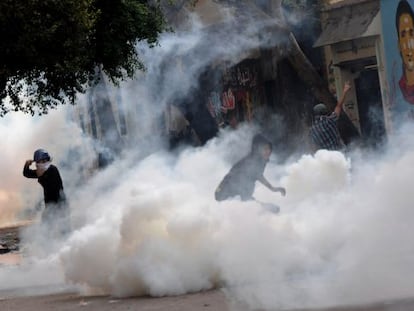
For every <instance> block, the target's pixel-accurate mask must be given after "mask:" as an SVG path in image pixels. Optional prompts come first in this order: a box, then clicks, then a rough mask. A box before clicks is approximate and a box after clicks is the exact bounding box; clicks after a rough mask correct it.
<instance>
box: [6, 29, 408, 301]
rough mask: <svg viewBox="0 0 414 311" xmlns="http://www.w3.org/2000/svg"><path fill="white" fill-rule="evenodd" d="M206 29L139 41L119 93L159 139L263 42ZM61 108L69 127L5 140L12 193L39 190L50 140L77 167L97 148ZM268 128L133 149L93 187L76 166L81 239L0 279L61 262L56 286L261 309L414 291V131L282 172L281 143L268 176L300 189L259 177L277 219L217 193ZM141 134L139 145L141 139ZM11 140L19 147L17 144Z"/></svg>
mask: <svg viewBox="0 0 414 311" xmlns="http://www.w3.org/2000/svg"><path fill="white" fill-rule="evenodd" d="M199 30H200V29H199V28H197V27H195V30H194V31H193V32H191V31H188V32H186V33H180V32H178V33H175V34H166V35H164V36H162V38H161V40H160V46H159V47H156V48H155V49H152V50H150V49H147V48H146V47H144V46H140V47H139V50H140V53H141V56H142V58H143V60H144V63H145V64H147V66H148V68H147V71H146V72H145V73H144V74H142V75H140V76H139V77H137V80H134V81H128V82H126V83H124V84H122V85H121V89H120V92H121V97H122V102H123V103H124V104H125V105H124V107H125V110H126V112H127V115H128V116H129V117H130V118H132V119H134V120H135V121H136V122H137V123H136V124H138V125H136V129H140V130H142V132H137V133H136V134H137V135H136V136H138V134H139V135H143V136H146V135H151V134H154V133H153V128H152V121H151V119H152V118H153V116H154V115H155V116H156V115H157V113H159V112H160V111H162V107H163V105H164V104H165V103H167V102H170V101H174V100H175V99H179V98H180V97H182V96H184V95H186V94H188V93H189V92H190V91H191V90H192V89H193V88H194V87H197V82H196V81H198V75H199V74H200V73H201V72H202V70H203V69H204V68H205V66H207V65H208V64H209V63H211V62H212V61H214V60H215V59H217V58H225V59H228V60H231V58H232V56H233V55H240V54H241V53H240V52H241V51H244V50H246V49H248V48H251V47H255V46H257V44H258V42H257V41H252V40H250V39H249V38H242V37H239V35H240V34H239V35H234V37H233V38H232V39H231V40H226V45H225V47H224V46H223V45H222V42H220V39H222V38H216V37H213V36H212V37H209V36H207V37H206V36H202V35H201V33H200V32H199ZM247 33H248V32H247ZM213 39H214V40H213ZM212 40H213V41H212ZM219 43H220V44H219ZM236 43H237V44H236ZM209 46H217V49H209V48H207V47H209ZM180 55H191V57H190V59H191V60H192V62H191V63H190V64H189V65H188V66H186V67H185V72H182V71H179V70H178V71H177V66H175V65H171V66H168V62H169V60H170V59H173V58H174V57H178V56H180ZM234 61H237V60H234ZM161 68H163V70H161ZM138 109H139V110H138ZM154 110H155V111H154ZM137 111H139V113H138V112H137ZM56 116H58V117H57V120H59V121H57V120H55V119H53V118H50V119H47V118H45V119H42V123H38V124H37V123H36V125H35V126H33V125H32V124H28V123H19V124H12V126H8V127H7V128H8V129H10V128H16V129H18V131H20V135H19V136H18V137H17V136H16V137H13V138H10V140H9V143H7V144H6V145H4V150H7V151H6V152H9V153H10V154H11V155H10V156H9V157H8V161H9V163H7V164H6V168H7V172H8V175H9V176H15V177H10V178H12V179H13V180H14V178H15V180H16V182H15V183H14V184H13V183H12V185H13V186H11V185H10V182H8V183H7V187H9V188H7V189H8V190H7V191H8V192H12V193H13V192H14V193H20V192H21V190H22V188H24V189H26V188H28V186H29V184H24V183H26V182H27V181H24V179H23V177H22V176H21V175H20V173H17V172H20V171H21V169H22V168H21V167H22V165H23V163H24V160H25V159H26V158H27V157H30V156H31V154H32V152H33V151H32V150H34V149H35V148H36V147H37V146H40V145H41V144H43V145H44V147H46V148H47V146H53V147H55V146H56V147H55V148H54V150H53V149H51V150H50V152H51V153H52V154H53V155H54V157H55V159H56V160H57V159H60V158H65V156H66V152H68V151H69V150H70V149H75V150H77V151H78V152H77V156H76V157H70V158H69V162H68V163H70V164H75V162H77V161H84V160H83V159H85V158H87V159H91V156H90V155H91V154H92V151H91V150H89V149H88V148H85V147H81V146H84V140H83V139H85V138H84V137H82V134H81V133H80V131H79V130H78V129H77V128H76V127H74V125H73V124H72V123H68V121H67V120H65V119H62V118H63V117H62V116H61V114H56V115H54V117H56ZM9 122H11V121H9ZM68 124H69V125H68ZM28 125H30V127H29V126H28ZM68 126H69V128H68ZM130 126H133V125H130ZM130 128H131V127H130ZM132 128H134V127H132ZM34 129H35V130H34ZM255 130H256V129H254V128H251V127H249V126H247V125H245V126H242V127H240V128H239V129H238V130H234V131H230V130H222V131H221V132H220V133H219V135H218V137H217V138H215V139H212V140H211V141H209V142H208V143H207V144H206V145H205V146H203V147H200V148H193V149H184V150H181V152H179V153H178V154H174V155H173V154H169V153H168V152H166V151H162V150H158V151H157V152H153V153H151V154H150V155H148V156H146V157H143V156H142V148H143V147H142V145H140V144H136V143H135V144H134V143H131V145H132V146H133V147H130V148H127V149H126V151H125V152H123V153H122V154H121V155H119V157H118V158H117V159H116V161H115V162H113V163H112V164H111V165H109V166H108V167H106V168H105V169H104V170H101V171H99V172H97V173H96V174H95V175H94V176H91V177H90V178H89V179H88V180H87V182H84V183H81V184H79V183H77V182H75V180H76V181H77V180H78V179H77V177H79V172H78V171H77V170H73V167H72V166H69V165H67V166H63V168H62V175H63V179H64V182H65V184H66V183H68V184H69V185H70V186H68V190H67V191H68V197H69V199H70V208H71V213H72V221H73V223H72V224H73V229H74V230H73V232H72V234H71V235H70V236H69V237H68V239H67V240H66V241H64V243H63V244H58V246H57V247H55V248H53V249H52V250H53V252H52V254H51V256H49V257H47V258H44V257H42V256H41V255H40V259H37V260H35V261H32V262H31V265H30V263H23V264H22V265H21V266H19V267H16V268H15V269H16V270H15V271H14V273H9V272H8V270H7V271H6V268H0V275H1V276H2V277H3V276H5V277H7V278H8V279H11V280H13V282H14V283H13V284H14V287H18V286H19V285H20V286H23V285H25V284H32V285H35V284H36V280H37V278H35V275H36V273H33V274H27V277H26V279H24V280H21V279H20V278H19V275H20V273H19V272H21V271H23V270H24V269H32V270H31V271H38V270H39V269H40V270H41V267H42V264H44V263H45V262H46V263H47V262H50V263H51V266H50V269H51V270H53V271H54V272H55V274H54V275H55V277H54V278H53V279H52V280H50V282H51V283H56V282H63V279H64V281H65V282H66V283H67V284H75V285H82V286H83V287H82V288H83V289H85V290H86V291H85V292H84V293H87V292H88V291H90V292H95V293H96V292H97V291H98V292H100V293H106V294H111V295H114V296H119V297H128V296H136V295H146V294H148V295H152V296H164V295H179V294H184V293H189V292H196V291H201V290H206V289H211V288H216V287H220V288H223V289H224V290H225V291H226V293H227V294H228V295H229V297H230V298H233V299H236V300H238V301H242V302H243V303H245V304H246V305H248V306H249V307H251V308H268V309H277V308H303V307H319V306H327V305H339V304H351V303H363V302H370V301H375V300H378V299H381V300H383V299H389V298H400V297H409V296H412V295H413V294H414V293H413V288H412V285H411V283H412V280H411V279H412V278H411V274H410V271H411V263H412V260H413V254H414V253H413V246H412V245H414V243H412V234H411V233H412V229H411V228H412V227H413V226H412V219H413V213H414V212H413V209H412V208H411V202H412V201H413V194H412V191H411V184H412V179H413V177H412V176H414V172H413V170H414V168H413V166H412V165H411V164H412V163H413V161H414V152H413V151H414V148H413V147H414V144H413V143H412V142H414V140H413V139H412V138H411V136H403V135H407V134H405V133H407V131H410V132H412V128H408V129H406V130H407V131H406V132H402V133H399V134H398V135H397V137H395V140H398V139H402V141H403V142H404V144H397V145H392V144H391V145H390V147H392V149H390V151H388V152H382V153H381V154H377V155H375V154H372V155H366V154H364V155H358V154H349V155H347V156H344V155H343V154H341V153H339V152H328V151H319V152H318V153H316V154H315V155H313V156H312V155H303V156H301V157H299V158H298V159H295V160H291V161H288V162H287V163H285V164H284V165H283V166H281V165H280V164H278V161H276V160H277V157H278V150H274V152H273V155H272V158H271V161H270V162H269V164H268V165H267V168H266V171H265V175H266V177H267V178H268V179H269V181H270V182H271V183H272V184H275V185H282V186H284V187H286V189H287V196H286V197H284V198H283V197H280V195H279V194H277V193H272V192H269V191H268V190H267V189H265V188H263V186H261V185H260V184H257V187H256V191H255V196H256V197H257V198H258V199H260V201H263V202H271V203H276V204H278V205H280V206H281V208H282V210H281V213H280V214H278V215H275V214H271V213H269V212H266V211H265V210H263V208H262V207H261V206H260V205H259V204H258V203H256V202H240V201H239V200H236V199H235V200H229V201H225V202H221V203H218V202H216V201H215V200H214V195H213V194H214V190H215V188H216V186H217V185H218V183H219V181H220V180H221V179H222V178H223V176H224V175H225V174H226V173H227V172H228V170H229V169H230V167H231V165H232V164H234V163H235V162H236V161H238V160H239V159H240V158H241V156H242V155H244V154H246V153H247V152H248V151H249V148H250V139H251V137H252V136H253V134H254V132H255ZM5 131H6V127H4V128H2V133H5ZM69 131H70V133H71V135H70V138H69V136H68V134H67V133H69ZM28 133H30V136H28V135H29V134H28ZM3 136H5V134H3ZM130 136H131V137H130V139H131V141H134V136H135V133H134V132H133V133H131V135H130ZM20 137H23V140H21V139H20ZM400 137H403V138H400ZM11 142H13V143H15V142H17V143H18V145H17V147H16V148H15V149H10V148H11V146H12V144H11ZM19 142H20V143H19ZM86 145H88V144H86ZM6 147H7V148H6ZM145 148H146V145H145ZM49 149H50V148H49ZM79 150H81V151H79ZM396 150H398V152H397V151H396ZM15 154H19V155H20V156H21V159H20V160H19V161H16V157H15ZM6 161H7V159H4V160H3V161H2V163H3V164H5V163H6ZM17 162H19V163H17ZM86 162H87V161H86ZM10 163H14V164H16V165H15V166H14V167H13V165H10ZM22 185H24V187H23V186H22ZM4 187H6V185H5V186H4ZM30 187H32V188H35V186H34V185H33V184H32V183H31V184H30ZM19 195H21V194H19ZM16 196H18V195H17V194H16ZM31 198H33V197H31ZM26 238H28V237H26ZM31 238H32V239H29V240H27V241H24V242H26V243H28V244H30V243H32V244H33V245H36V244H37V242H38V241H36V240H35V239H36V238H39V236H38V235H32V236H31ZM43 242H44V240H43ZM36 256H38V255H37V254H36ZM36 258H38V257H36ZM57 260H58V262H59V263H60V265H55V264H56V262H57ZM39 262H40V263H42V264H38V263H39ZM25 271H26V270H25ZM32 277H33V278H32Z"/></svg>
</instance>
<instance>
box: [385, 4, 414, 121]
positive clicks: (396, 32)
mask: <svg viewBox="0 0 414 311" xmlns="http://www.w3.org/2000/svg"><path fill="white" fill-rule="evenodd" d="M381 16H382V24H383V25H382V27H383V40H384V52H385V58H386V66H387V67H386V70H387V81H388V94H387V95H388V96H387V97H388V103H389V109H390V111H391V114H392V117H393V118H392V119H393V123H394V124H400V123H401V122H402V121H404V120H413V121H414V0H381Z"/></svg>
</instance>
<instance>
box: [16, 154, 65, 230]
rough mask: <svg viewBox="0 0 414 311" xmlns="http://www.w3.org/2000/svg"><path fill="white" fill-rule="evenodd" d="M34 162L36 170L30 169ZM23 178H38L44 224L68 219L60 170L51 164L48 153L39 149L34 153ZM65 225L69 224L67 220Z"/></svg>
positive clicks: (27, 162) (25, 168) (24, 169)
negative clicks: (40, 187) (41, 189)
mask: <svg viewBox="0 0 414 311" xmlns="http://www.w3.org/2000/svg"><path fill="white" fill-rule="evenodd" d="M33 162H35V163H36V169H35V170H33V169H31V168H30V165H32V163H33ZM23 176H25V177H27V178H37V181H38V182H39V184H40V185H41V186H42V187H43V195H44V201H45V210H44V211H43V213H42V222H47V223H51V222H56V221H58V222H59V221H62V219H61V218H65V217H67V206H66V198H65V193H64V191H63V182H62V178H61V177H60V173H59V170H58V168H57V167H56V166H54V165H53V164H51V158H50V155H49V153H48V152H47V151H45V150H43V149H38V150H36V151H35V152H34V155H33V160H27V161H26V163H25V164H24V167H23ZM65 223H67V220H66V221H65ZM63 226H65V225H63ZM67 229H68V228H67V227H63V228H60V229H59V230H60V231H65V230H67Z"/></svg>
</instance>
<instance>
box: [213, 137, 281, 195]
mask: <svg viewBox="0 0 414 311" xmlns="http://www.w3.org/2000/svg"><path fill="white" fill-rule="evenodd" d="M271 153H272V144H271V143H270V142H269V141H268V140H267V139H266V138H264V137H263V136H262V135H260V134H257V135H255V136H254V138H253V141H252V149H251V152H250V153H249V154H248V155H247V156H245V157H244V158H242V159H241V160H240V161H239V162H237V163H236V164H235V165H234V166H233V167H232V168H231V169H230V171H229V172H228V173H227V175H226V176H224V179H223V180H222V181H221V183H220V185H219V186H218V187H217V189H216V192H215V198H216V200H217V201H223V200H226V199H229V198H232V197H235V196H240V198H241V200H243V201H247V200H254V198H253V192H254V188H255V183H256V181H260V182H261V183H262V184H263V185H265V186H266V187H267V188H269V189H270V190H272V191H275V192H280V193H282V195H285V193H286V191H285V189H284V188H282V187H273V186H272V185H271V184H270V183H269V182H268V181H267V180H266V178H265V177H264V176H263V172H264V170H265V167H266V164H267V162H268V161H269V157H270V154H271Z"/></svg>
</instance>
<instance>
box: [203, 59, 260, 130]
mask: <svg viewBox="0 0 414 311" xmlns="http://www.w3.org/2000/svg"><path fill="white" fill-rule="evenodd" d="M221 77H222V82H221V85H220V87H221V88H222V90H213V91H212V92H211V93H210V94H209V96H208V99H207V108H208V110H209V112H210V114H211V116H212V117H213V118H214V119H215V120H216V122H217V124H218V125H219V126H220V127H222V126H226V125H230V126H232V127H236V126H237V125H238V124H239V123H240V122H243V121H247V122H250V121H251V120H252V119H253V117H254V108H255V107H257V106H259V105H261V104H262V103H263V100H262V98H263V94H261V93H263V92H262V91H261V89H260V83H259V69H258V65H257V61H255V60H253V61H252V60H248V61H246V62H243V63H241V64H239V65H237V66H234V67H230V68H225V69H224V70H223V72H222V74H221Z"/></svg>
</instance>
